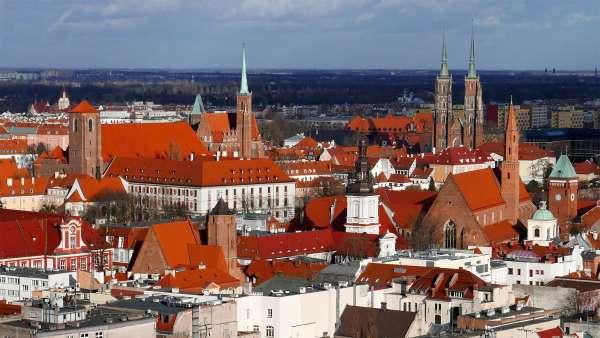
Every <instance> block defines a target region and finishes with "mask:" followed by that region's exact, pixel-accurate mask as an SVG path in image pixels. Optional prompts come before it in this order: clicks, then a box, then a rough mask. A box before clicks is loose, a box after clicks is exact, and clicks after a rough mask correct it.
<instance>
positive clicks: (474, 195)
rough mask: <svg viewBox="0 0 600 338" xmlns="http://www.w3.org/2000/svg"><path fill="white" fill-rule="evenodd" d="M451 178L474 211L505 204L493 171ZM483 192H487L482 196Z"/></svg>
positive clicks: (479, 171) (475, 172)
mask: <svg viewBox="0 0 600 338" xmlns="http://www.w3.org/2000/svg"><path fill="white" fill-rule="evenodd" d="M450 177H451V179H452V180H453V181H454V182H455V183H456V186H457V187H458V189H459V190H460V192H461V193H462V195H463V197H464V199H465V201H466V202H467V205H468V206H469V208H470V209H471V210H472V211H477V210H481V209H486V208H490V207H493V206H497V205H501V204H504V199H502V194H501V192H500V185H499V183H498V180H497V179H496V176H495V175H494V172H493V171H492V170H491V169H480V170H474V171H469V172H465V173H460V174H451V176H450ZM482 191H485V194H482V193H481V192H482Z"/></svg>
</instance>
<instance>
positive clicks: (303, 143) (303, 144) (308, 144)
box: [293, 136, 319, 149]
mask: <svg viewBox="0 0 600 338" xmlns="http://www.w3.org/2000/svg"><path fill="white" fill-rule="evenodd" d="M318 146H319V142H317V141H316V140H315V139H314V138H312V137H310V136H305V137H304V138H303V139H302V140H300V142H298V143H296V144H295V145H294V147H293V148H296V149H314V148H317V147H318Z"/></svg>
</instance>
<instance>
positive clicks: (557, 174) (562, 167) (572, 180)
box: [548, 155, 578, 233]
mask: <svg viewBox="0 0 600 338" xmlns="http://www.w3.org/2000/svg"><path fill="white" fill-rule="evenodd" d="M577 188H578V186H577V174H576V173H575V169H574V168H573V165H572V164H571V161H570V160H569V157H568V156H567V155H560V157H559V158H558V161H557V162H556V165H555V166H554V168H553V169H552V172H551V173H550V176H549V178H548V202H549V207H550V208H549V209H550V211H551V212H552V214H553V215H554V217H556V219H557V220H558V224H559V226H560V230H561V233H565V232H566V231H567V230H568V229H566V228H565V227H564V225H565V223H566V222H567V221H570V220H572V219H574V218H575V217H576V216H577Z"/></svg>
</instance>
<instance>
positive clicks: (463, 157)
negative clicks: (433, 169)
mask: <svg viewBox="0 0 600 338" xmlns="http://www.w3.org/2000/svg"><path fill="white" fill-rule="evenodd" d="M418 161H419V162H420V163H427V164H442V165H444V164H445V165H470V164H481V163H487V162H493V161H494V160H493V159H492V157H491V156H490V154H489V153H488V152H484V151H481V150H471V149H469V148H467V147H463V146H459V147H450V148H446V149H444V150H443V151H441V152H440V153H437V154H429V155H428V156H426V157H421V158H419V159H418Z"/></svg>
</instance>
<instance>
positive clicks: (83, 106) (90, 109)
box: [69, 100, 98, 114]
mask: <svg viewBox="0 0 600 338" xmlns="http://www.w3.org/2000/svg"><path fill="white" fill-rule="evenodd" d="M69 112H70V113H79V114H82V113H85V114H89V113H98V110H97V109H96V108H95V107H94V106H92V105H91V104H90V103H89V102H88V101H86V100H83V101H81V102H80V103H79V104H78V105H77V106H75V107H74V108H73V109H71V110H70V111H69Z"/></svg>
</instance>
